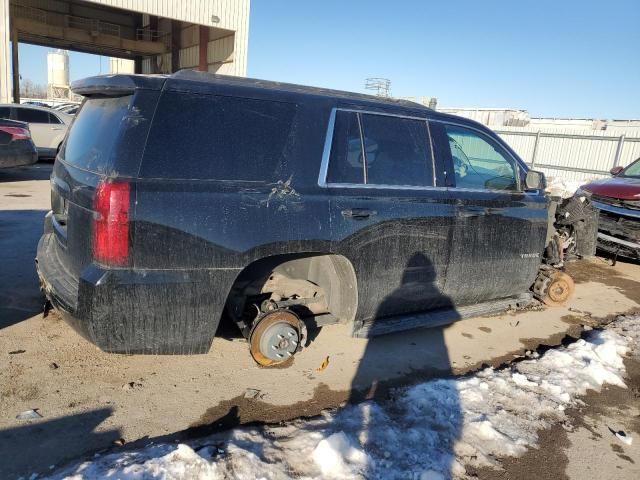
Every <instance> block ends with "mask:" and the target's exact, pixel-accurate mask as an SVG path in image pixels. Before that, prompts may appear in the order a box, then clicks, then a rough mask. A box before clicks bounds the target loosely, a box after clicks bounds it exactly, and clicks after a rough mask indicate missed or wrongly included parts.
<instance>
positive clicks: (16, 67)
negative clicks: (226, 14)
mask: <svg viewBox="0 0 640 480" xmlns="http://www.w3.org/2000/svg"><path fill="white" fill-rule="evenodd" d="M11 71H12V72H13V103H20V62H19V61H18V29H17V28H16V27H15V25H14V26H13V27H12V28H11Z"/></svg>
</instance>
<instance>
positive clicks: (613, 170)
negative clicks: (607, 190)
mask: <svg viewBox="0 0 640 480" xmlns="http://www.w3.org/2000/svg"><path fill="white" fill-rule="evenodd" d="M622 170H624V167H621V166H620V165H618V166H617V167H613V168H612V169H611V170H609V173H610V174H611V175H613V176H614V177H615V176H616V175H618V174H619V173H620V172H621V171H622Z"/></svg>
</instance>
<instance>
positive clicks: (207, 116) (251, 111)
mask: <svg viewBox="0 0 640 480" xmlns="http://www.w3.org/2000/svg"><path fill="white" fill-rule="evenodd" d="M296 110H297V107H296V105H295V104H293V103H287V102H280V101H267V100H258V99H252V98H239V97H225V96H217V95H195V94H192V93H189V94H187V93H178V92H166V93H164V94H163V95H162V96H161V98H160V103H159V105H158V109H157V111H156V114H155V116H154V121H153V124H152V126H151V129H150V132H149V138H148V141H147V145H146V148H145V154H144V158H143V161H142V167H141V170H140V176H141V177H143V178H171V179H198V180H202V179H205V180H241V181H266V182H269V181H271V180H273V179H274V178H281V175H283V174H284V173H286V172H287V162H288V158H289V153H290V150H291V147H292V142H293V136H294V135H293V130H294V127H295V117H296Z"/></svg>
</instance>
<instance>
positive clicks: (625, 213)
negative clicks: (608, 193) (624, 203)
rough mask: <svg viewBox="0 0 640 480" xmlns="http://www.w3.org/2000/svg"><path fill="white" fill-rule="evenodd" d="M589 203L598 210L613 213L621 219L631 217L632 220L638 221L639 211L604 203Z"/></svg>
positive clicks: (639, 217)
mask: <svg viewBox="0 0 640 480" xmlns="http://www.w3.org/2000/svg"><path fill="white" fill-rule="evenodd" d="M591 203H592V204H593V206H594V207H596V208H597V209H598V210H604V211H605V212H609V213H615V214H616V215H620V216H621V217H631V218H633V219H636V218H637V219H640V210H631V209H630V208H621V207H616V206H614V205H607V204H606V203H600V202H598V201H597V200H591Z"/></svg>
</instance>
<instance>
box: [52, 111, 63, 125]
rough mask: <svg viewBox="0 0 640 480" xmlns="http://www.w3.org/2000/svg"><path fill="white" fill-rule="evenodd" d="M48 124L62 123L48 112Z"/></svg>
mask: <svg viewBox="0 0 640 480" xmlns="http://www.w3.org/2000/svg"><path fill="white" fill-rule="evenodd" d="M49 123H58V124H59V123H62V122H61V121H60V120H59V119H58V117H56V116H55V115H54V114H53V113H51V112H49Z"/></svg>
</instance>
